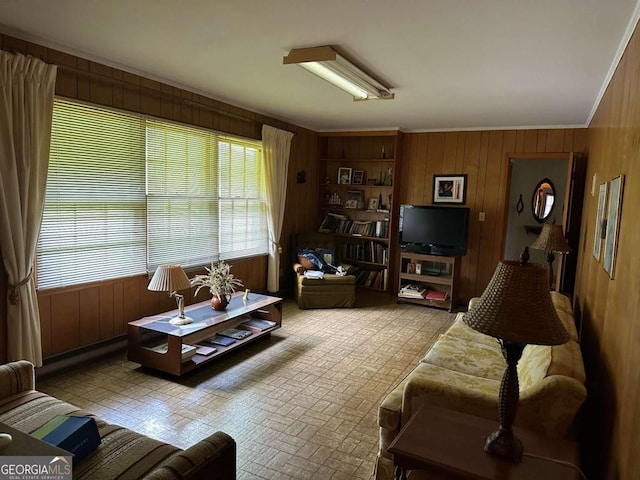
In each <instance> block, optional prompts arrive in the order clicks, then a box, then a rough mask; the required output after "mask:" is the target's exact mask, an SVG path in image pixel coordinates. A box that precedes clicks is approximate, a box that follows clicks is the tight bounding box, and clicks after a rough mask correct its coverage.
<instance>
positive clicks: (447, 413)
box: [387, 404, 579, 480]
mask: <svg viewBox="0 0 640 480" xmlns="http://www.w3.org/2000/svg"><path fill="white" fill-rule="evenodd" d="M496 417H497V412H496ZM497 428H498V421H497V420H496V421H491V420H487V419H486V418H480V417H476V416H474V415H467V414H464V413H460V412H456V411H453V410H447V409H444V408H439V407H435V406H432V405H429V404H425V405H423V406H422V407H421V408H420V410H418V412H416V414H415V415H413V416H412V417H411V419H409V422H407V424H406V425H405V426H404V427H403V428H402V430H401V431H400V433H399V434H398V436H396V438H395V439H394V440H393V442H391V445H389V448H388V449H387V451H388V452H389V453H391V454H393V463H394V464H395V465H396V480H404V479H406V474H407V471H408V470H423V471H425V472H428V474H429V478H430V479H433V480H462V479H475V480H504V479H518V480H541V479H544V480H560V479H562V480H568V479H572V480H574V479H578V478H579V475H578V473H577V471H576V470H575V469H574V468H573V467H571V466H569V465H566V464H561V463H556V462H554V461H551V459H555V460H559V461H562V462H569V463H572V464H574V465H577V464H578V449H577V446H576V444H575V443H573V442H569V441H565V440H560V439H555V438H549V437H545V436H544V435H541V434H538V433H535V432H532V431H530V430H525V429H522V428H517V427H514V429H513V431H514V433H515V435H516V436H517V437H518V438H519V439H520V440H521V441H522V443H523V446H524V451H525V456H524V457H523V459H522V463H512V462H509V461H507V460H504V459H502V458H500V457H496V456H494V455H489V454H487V453H485V452H484V450H483V448H484V442H485V440H486V438H487V435H489V434H490V433H491V432H493V431H495V430H497ZM527 454H530V455H537V456H541V457H546V458H547V459H541V458H533V457H531V456H527Z"/></svg>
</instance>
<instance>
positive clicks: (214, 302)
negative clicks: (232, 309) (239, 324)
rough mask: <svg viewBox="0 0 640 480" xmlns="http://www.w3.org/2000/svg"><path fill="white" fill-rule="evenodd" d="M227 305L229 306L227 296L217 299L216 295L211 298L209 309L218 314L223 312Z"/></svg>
mask: <svg viewBox="0 0 640 480" xmlns="http://www.w3.org/2000/svg"><path fill="white" fill-rule="evenodd" d="M227 305H229V297H227V296H223V297H220V298H218V296H217V295H214V296H213V297H212V298H211V308H213V309H214V310H216V311H218V312H221V311H223V310H225V309H226V308H227Z"/></svg>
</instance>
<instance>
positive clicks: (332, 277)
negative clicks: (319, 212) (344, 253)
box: [293, 233, 356, 309]
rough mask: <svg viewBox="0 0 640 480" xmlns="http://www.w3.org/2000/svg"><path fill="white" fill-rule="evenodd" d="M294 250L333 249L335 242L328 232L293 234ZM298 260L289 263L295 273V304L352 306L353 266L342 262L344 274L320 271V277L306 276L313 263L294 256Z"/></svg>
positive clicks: (311, 306) (353, 288) (308, 306)
mask: <svg viewBox="0 0 640 480" xmlns="http://www.w3.org/2000/svg"><path fill="white" fill-rule="evenodd" d="M294 245H295V247H296V254H297V253H299V252H302V250H304V249H311V250H317V249H331V250H334V251H335V249H336V243H335V240H334V238H333V236H332V235H326V234H322V233H307V234H300V235H297V236H296V238H295V241H294ZM298 258H299V261H297V262H295V263H294V265H293V270H294V272H295V275H296V285H295V296H296V301H297V302H298V307H299V308H302V309H306V308H339V307H352V306H353V304H354V302H355V299H356V277H355V275H353V271H354V267H353V266H351V265H335V266H336V267H337V266H342V268H343V269H344V270H345V271H346V272H347V275H342V276H340V275H336V274H333V273H324V275H323V278H322V279H318V278H307V276H305V273H306V272H307V270H309V269H313V268H314V266H313V265H312V264H310V263H308V262H306V261H305V259H304V258H303V257H298Z"/></svg>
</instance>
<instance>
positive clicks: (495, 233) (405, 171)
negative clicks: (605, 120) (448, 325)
mask: <svg viewBox="0 0 640 480" xmlns="http://www.w3.org/2000/svg"><path fill="white" fill-rule="evenodd" d="M586 148H587V130H586V129H554V130H491V131H474V132H443V133H408V134H405V135H404V151H403V156H402V162H403V168H402V180H401V182H402V188H401V193H402V195H401V197H400V202H401V203H414V204H423V205H431V203H432V202H431V199H432V190H433V175H434V174H452V173H466V174H467V199H466V206H467V207H470V209H471V216H470V220H469V241H468V250H467V255H466V256H465V257H464V258H463V259H462V268H461V278H460V288H459V292H460V300H461V301H462V302H466V301H468V300H469V298H471V297H473V296H476V295H480V294H481V293H482V292H483V291H484V288H485V287H486V286H487V284H488V283H489V280H490V279H491V276H492V275H493V272H494V271H495V269H496V265H497V264H498V262H499V261H500V260H501V259H502V258H501V255H502V249H503V243H504V238H503V237H504V231H505V224H506V221H507V216H506V214H507V212H506V205H507V203H508V198H507V187H508V185H507V181H508V171H509V154H518V155H519V156H521V154H523V153H531V154H532V155H533V154H541V153H568V152H584V151H585V150H586ZM565 156H566V155H565ZM480 212H485V221H484V222H480V221H478V217H479V213H480Z"/></svg>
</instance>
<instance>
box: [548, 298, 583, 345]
mask: <svg viewBox="0 0 640 480" xmlns="http://www.w3.org/2000/svg"><path fill="white" fill-rule="evenodd" d="M551 301H552V302H553V306H554V307H555V309H556V313H557V314H558V318H559V319H560V321H561V322H562V325H564V328H565V329H566V330H567V332H568V333H569V337H570V338H571V340H573V341H574V342H577V341H578V331H577V329H576V324H575V320H574V318H573V309H572V308H571V301H570V300H569V298H568V297H567V296H566V295H563V294H561V293H559V292H551Z"/></svg>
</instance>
